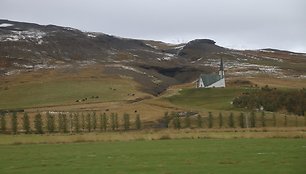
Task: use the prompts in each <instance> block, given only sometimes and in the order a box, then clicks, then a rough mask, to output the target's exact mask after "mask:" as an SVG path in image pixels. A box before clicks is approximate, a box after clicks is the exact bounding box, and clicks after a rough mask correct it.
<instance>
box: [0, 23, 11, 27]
mask: <svg viewBox="0 0 306 174" xmlns="http://www.w3.org/2000/svg"><path fill="white" fill-rule="evenodd" d="M11 26H14V24H8V23H2V24H0V27H3V28H4V27H11Z"/></svg>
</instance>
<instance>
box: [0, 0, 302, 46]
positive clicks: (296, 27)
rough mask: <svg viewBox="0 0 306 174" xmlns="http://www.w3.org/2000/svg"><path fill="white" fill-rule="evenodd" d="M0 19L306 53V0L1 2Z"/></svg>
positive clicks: (175, 41)
mask: <svg viewBox="0 0 306 174" xmlns="http://www.w3.org/2000/svg"><path fill="white" fill-rule="evenodd" d="M0 18H2V19H9V20H16V21H25V22H34V23H39V24H55V25H61V26H70V27H74V28H78V29H81V30H85V31H96V32H103V33H107V34H112V35H117V36H121V37H130V38H139V39H152V40H161V41H165V42H171V43H177V42H187V41H189V40H192V39H196V38H210V39H213V40H215V41H216V42H217V44H218V45H221V46H225V47H230V48H238V49H256V48H268V47H269V48H278V49H287V50H292V51H299V52H306V1H305V0H0Z"/></svg>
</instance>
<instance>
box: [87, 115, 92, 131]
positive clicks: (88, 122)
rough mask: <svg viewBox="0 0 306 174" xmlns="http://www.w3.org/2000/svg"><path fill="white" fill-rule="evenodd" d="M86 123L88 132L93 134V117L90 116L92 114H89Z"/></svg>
mask: <svg viewBox="0 0 306 174" xmlns="http://www.w3.org/2000/svg"><path fill="white" fill-rule="evenodd" d="M86 123H87V130H88V132H91V115H90V113H88V114H87V117H86Z"/></svg>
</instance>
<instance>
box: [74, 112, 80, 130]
mask: <svg viewBox="0 0 306 174" xmlns="http://www.w3.org/2000/svg"><path fill="white" fill-rule="evenodd" d="M73 120H74V130H75V132H76V133H79V132H80V120H79V113H76V114H74V119H73Z"/></svg>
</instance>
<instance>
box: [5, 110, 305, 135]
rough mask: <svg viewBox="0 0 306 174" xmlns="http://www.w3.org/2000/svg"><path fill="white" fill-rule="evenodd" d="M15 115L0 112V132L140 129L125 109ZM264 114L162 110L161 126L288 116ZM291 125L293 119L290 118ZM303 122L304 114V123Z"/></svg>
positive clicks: (250, 123) (223, 124) (238, 124)
mask: <svg viewBox="0 0 306 174" xmlns="http://www.w3.org/2000/svg"><path fill="white" fill-rule="evenodd" d="M20 116H21V118H19V119H18V116H17V113H16V112H13V113H10V114H3V113H2V114H1V115H0V132H1V133H12V134H17V133H26V134H30V133H36V134H44V133H81V132H96V131H101V132H103V131H118V130H120V131H127V130H131V129H133V130H140V129H142V122H141V119H140V115H139V114H137V115H136V116H135V117H133V118H132V120H131V119H130V115H129V114H127V113H125V114H123V115H122V117H120V118H119V116H118V114H117V113H111V114H110V115H107V114H106V113H101V114H99V115H97V114H96V113H95V112H92V113H86V114H84V113H69V114H67V113H59V114H50V113H46V114H45V115H42V114H41V113H37V114H36V115H35V116H34V118H32V119H30V117H29V115H28V113H26V112H25V113H23V115H20ZM267 121H268V119H267V117H266V114H265V112H261V114H260V116H257V114H256V113H255V112H251V113H250V114H245V113H241V114H240V115H238V116H234V114H233V113H230V114H229V115H228V116H223V114H222V113H219V115H218V116H213V114H212V113H211V112H209V113H208V115H207V116H206V117H202V116H201V115H199V114H198V115H196V116H195V115H192V116H189V115H188V114H187V115H180V113H177V112H171V113H170V114H169V113H168V112H165V114H164V117H163V119H162V120H161V123H162V126H159V127H160V128H170V127H171V128H175V129H181V128H255V127H266V126H269V127H277V126H280V127H286V126H288V122H289V121H288V117H287V116H286V115H285V116H284V117H283V120H282V125H280V123H279V122H277V118H276V115H275V114H273V115H272V119H271V118H270V119H269V124H268V125H267ZM290 122H291V125H292V119H291V121H290ZM304 124H306V117H305V123H304ZM298 125H299V124H298V117H297V116H296V117H295V125H294V126H296V127H298Z"/></svg>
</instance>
